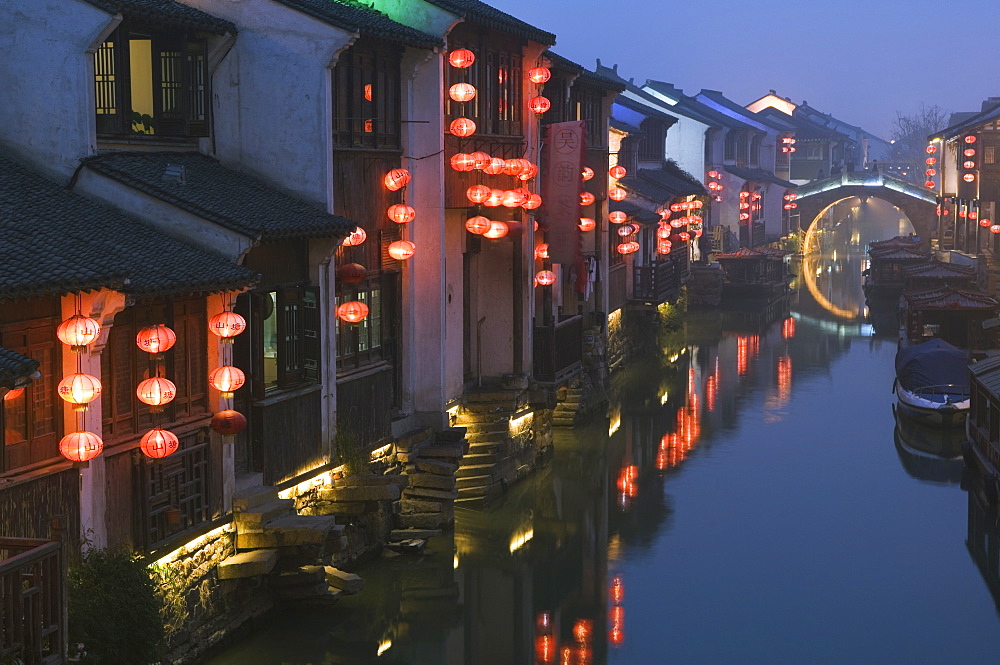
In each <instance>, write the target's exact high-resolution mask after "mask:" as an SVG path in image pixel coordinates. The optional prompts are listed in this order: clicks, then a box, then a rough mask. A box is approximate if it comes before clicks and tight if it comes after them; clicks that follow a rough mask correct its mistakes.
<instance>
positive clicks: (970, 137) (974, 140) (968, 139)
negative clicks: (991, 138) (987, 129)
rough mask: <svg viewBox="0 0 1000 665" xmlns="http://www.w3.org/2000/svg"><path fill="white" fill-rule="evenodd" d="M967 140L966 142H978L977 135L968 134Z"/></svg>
mask: <svg viewBox="0 0 1000 665" xmlns="http://www.w3.org/2000/svg"><path fill="white" fill-rule="evenodd" d="M965 142H966V143H975V142H976V137H975V136H966V137H965Z"/></svg>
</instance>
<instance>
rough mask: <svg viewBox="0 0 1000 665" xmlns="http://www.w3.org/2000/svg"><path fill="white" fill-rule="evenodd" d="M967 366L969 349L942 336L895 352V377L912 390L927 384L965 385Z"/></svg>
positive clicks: (967, 380)
mask: <svg viewBox="0 0 1000 665" xmlns="http://www.w3.org/2000/svg"><path fill="white" fill-rule="evenodd" d="M968 366H969V354H968V352H967V351H964V350H962V349H960V348H958V347H957V346H952V345H951V344H949V343H948V342H946V341H944V340H943V339H937V338H934V339H930V340H928V341H926V342H924V343H923V344H915V345H913V346H909V347H906V348H904V349H900V350H899V351H897V352H896V378H897V379H899V383H900V384H901V385H902V386H903V388H905V389H907V390H911V391H912V390H917V389H918V388H925V387H927V386H942V385H959V386H968V385H969V367H968Z"/></svg>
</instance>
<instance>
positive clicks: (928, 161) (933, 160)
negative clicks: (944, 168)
mask: <svg viewBox="0 0 1000 665" xmlns="http://www.w3.org/2000/svg"><path fill="white" fill-rule="evenodd" d="M924 164H926V165H927V166H934V165H935V164H937V158H936V157H928V158H927V159H925V160H924Z"/></svg>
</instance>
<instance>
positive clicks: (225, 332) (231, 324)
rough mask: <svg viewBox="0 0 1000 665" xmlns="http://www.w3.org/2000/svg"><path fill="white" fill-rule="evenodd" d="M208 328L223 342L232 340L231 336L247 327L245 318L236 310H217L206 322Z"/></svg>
mask: <svg viewBox="0 0 1000 665" xmlns="http://www.w3.org/2000/svg"><path fill="white" fill-rule="evenodd" d="M208 329H209V331H210V332H211V333H212V334H213V335H218V336H219V337H221V338H222V341H223V342H232V341H233V338H234V337H236V336H237V335H239V334H240V333H241V332H243V331H244V330H246V329H247V320H246V319H244V318H243V317H242V316H240V315H239V314H237V313H236V312H230V311H225V312H219V313H218V314H216V315H215V316H213V317H212V318H211V319H210V320H209V322H208Z"/></svg>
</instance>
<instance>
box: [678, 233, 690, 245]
mask: <svg viewBox="0 0 1000 665" xmlns="http://www.w3.org/2000/svg"><path fill="white" fill-rule="evenodd" d="M677 237H678V238H680V239H681V240H683V241H684V242H687V241H688V240H690V239H691V234H690V233H688V232H687V231H681V232H680V233H678V234H677Z"/></svg>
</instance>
